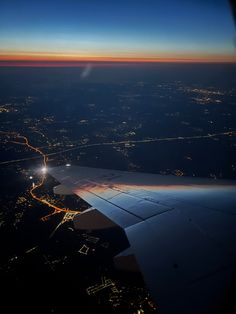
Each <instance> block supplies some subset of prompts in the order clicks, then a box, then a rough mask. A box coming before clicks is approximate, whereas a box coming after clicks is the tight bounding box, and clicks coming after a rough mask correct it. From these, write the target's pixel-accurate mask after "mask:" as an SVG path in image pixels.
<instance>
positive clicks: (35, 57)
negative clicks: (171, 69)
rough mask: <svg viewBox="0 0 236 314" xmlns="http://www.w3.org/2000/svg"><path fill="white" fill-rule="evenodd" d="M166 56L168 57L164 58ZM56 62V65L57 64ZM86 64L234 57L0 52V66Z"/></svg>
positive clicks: (225, 58)
mask: <svg viewBox="0 0 236 314" xmlns="http://www.w3.org/2000/svg"><path fill="white" fill-rule="evenodd" d="M166 56H168V57H166ZM57 62H58V63H57ZM87 62H94V63H100V62H104V63H107V62H111V63H120V62H128V63H135V62H143V63H153V62H155V63H156V62H185V63H187V62H230V63H235V62H236V57H235V55H211V54H200V53H199V54H193V53H189V54H183V55H179V56H176V55H173V56H170V54H169V53H166V55H159V56H156V55H153V54H149V55H148V54H146V55H145V54H138V53H137V54H133V55H132V56H131V55H129V56H119V55H117V56H115V55H114V56H103V55H97V56H94V55H78V54H66V53H33V52H32V53H29V52H12V51H9V52H3V51H2V52H1V51H0V66H50V67H51V66H81V65H83V63H87Z"/></svg>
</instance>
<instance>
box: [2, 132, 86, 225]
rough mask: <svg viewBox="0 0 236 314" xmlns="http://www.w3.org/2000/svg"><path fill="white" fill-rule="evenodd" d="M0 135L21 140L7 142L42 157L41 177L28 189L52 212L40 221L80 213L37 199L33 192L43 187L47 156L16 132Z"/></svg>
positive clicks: (39, 198)
mask: <svg viewBox="0 0 236 314" xmlns="http://www.w3.org/2000/svg"><path fill="white" fill-rule="evenodd" d="M0 135H5V136H10V137H13V138H14V139H18V140H23V142H22V141H15V140H14V141H12V140H11V141H10V140H9V141H8V142H10V143H14V144H19V145H24V146H26V147H28V148H29V149H31V150H33V151H35V152H36V153H38V154H40V157H42V159H43V167H42V170H43V171H42V175H41V179H40V181H39V182H38V183H36V184H34V183H33V184H32V187H31V188H30V190H29V193H30V195H31V197H32V198H33V199H35V200H36V201H38V202H40V203H42V204H44V205H46V206H48V207H49V208H52V209H53V210H54V211H53V212H52V213H51V214H49V215H47V216H44V217H43V218H42V220H46V219H47V218H49V217H50V216H52V215H55V214H58V213H61V212H64V213H66V214H67V213H70V214H73V215H74V214H77V213H80V212H79V211H72V210H70V209H68V208H61V207H58V206H56V205H55V204H52V203H50V202H49V201H47V200H46V199H44V198H42V197H38V196H37V195H36V194H35V192H36V190H38V189H39V188H40V187H42V186H43V184H44V182H45V180H46V169H47V160H48V157H47V155H45V154H44V153H43V152H42V150H41V149H40V148H37V147H34V146H32V145H31V144H30V143H29V140H28V138H27V137H26V136H23V135H20V134H18V133H16V132H3V131H0Z"/></svg>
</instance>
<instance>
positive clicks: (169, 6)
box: [0, 0, 236, 64]
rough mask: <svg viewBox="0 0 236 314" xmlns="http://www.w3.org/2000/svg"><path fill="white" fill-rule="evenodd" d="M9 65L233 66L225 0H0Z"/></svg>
mask: <svg viewBox="0 0 236 314" xmlns="http://www.w3.org/2000/svg"><path fill="white" fill-rule="evenodd" d="M15 60H18V61H19V60H28V61H29V60H31V61H39V60H41V61H42V60H43V61H58V60H60V61H80V60H105V61H109V60H113V61H119V60H127V61H133V60H135V61H137V60H138V61H139V60H141V61H159V60H160V61H199V60H200V61H234V62H235V61H236V57H235V25H234V22H233V18H232V14H231V11H230V6H229V3H228V1H226V0H197V1H193V0H179V1H174V0H170V1H166V0H163V1H161V0H145V1H144V0H143V1H137V0H136V1H133V0H119V1H113V0H110V1H106V0H99V1H98V0H87V1H84V0H83V1H82V0H74V1H73V0H69V1H66V0H65V1H60V0H51V1H48V0H46V1H45V0H41V1H32V0H24V1H22V0H0V61H7V62H8V61H15ZM5 63H6V62H5ZM2 64H3V63H2Z"/></svg>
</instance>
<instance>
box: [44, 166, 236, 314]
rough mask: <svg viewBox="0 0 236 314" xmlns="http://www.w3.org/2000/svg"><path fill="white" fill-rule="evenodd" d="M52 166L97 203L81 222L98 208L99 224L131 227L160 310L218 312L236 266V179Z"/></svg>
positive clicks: (73, 189) (68, 185) (129, 231)
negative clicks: (223, 179)
mask: <svg viewBox="0 0 236 314" xmlns="http://www.w3.org/2000/svg"><path fill="white" fill-rule="evenodd" d="M49 172H50V174H51V175H52V176H53V177H55V178H56V179H57V180H58V181H59V182H60V183H61V184H62V185H63V186H65V187H66V189H67V191H68V189H69V190H70V191H71V192H72V193H75V194H76V195H78V196H79V197H81V198H83V199H84V200H85V201H86V202H87V203H89V204H90V205H91V206H92V207H93V208H94V209H92V210H89V211H87V212H85V213H82V214H81V215H80V216H79V217H76V219H75V223H76V224H77V227H78V228H83V224H84V227H85V228H87V227H88V226H89V219H82V217H84V218H85V215H87V217H90V216H89V215H91V213H92V212H93V211H95V214H96V215H95V216H94V214H93V217H97V218H95V220H96V221H98V222H99V223H98V224H97V225H98V226H99V224H100V223H101V226H108V227H110V226H111V225H112V224H114V223H115V224H116V225H118V226H120V227H121V228H123V229H124V231H125V233H126V235H127V238H128V241H129V243H130V248H129V252H131V253H133V254H134V255H135V257H136V259H137V262H138V264H139V267H140V269H141V271H142V273H143V276H144V279H145V281H146V283H147V285H148V287H149V288H150V291H151V293H152V294H153V296H154V298H155V299H156V301H157V304H158V306H159V309H160V313H168V314H171V313H188V314H190V313H198V314H199V313H213V312H214V313H217V312H216V311H217V308H218V307H219V304H220V303H222V302H224V297H225V295H226V294H227V288H228V287H230V284H231V281H232V278H233V272H234V270H235V260H236V250H235V244H236V209H235V207H236V193H235V192H236V185H235V183H234V182H232V181H217V180H208V179H197V178H196V179H195V178H187V177H175V176H161V175H152V174H145V173H130V172H125V171H118V170H108V169H97V168H87V167H75V166H72V167H56V168H52V169H49ZM97 211H98V212H100V213H102V215H103V216H104V219H105V220H106V219H107V222H109V221H110V222H111V223H105V224H104V223H102V221H105V220H104V219H101V222H100V220H99V219H98V215H97ZM80 218H81V222H80ZM91 220H94V219H91ZM84 222H86V223H84ZM91 224H92V222H91ZM124 254H125V253H124ZM222 304H223V303H222Z"/></svg>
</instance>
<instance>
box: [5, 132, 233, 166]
mask: <svg viewBox="0 0 236 314" xmlns="http://www.w3.org/2000/svg"><path fill="white" fill-rule="evenodd" d="M1 133H4V132H1V131H0V134H1ZM219 136H236V131H229V132H221V133H212V134H207V135H194V136H185V137H182V136H178V137H163V138H150V139H144V140H126V141H117V142H115V141H112V142H104V143H91V144H80V145H78V146H74V147H71V148H66V149H63V150H60V151H57V152H54V153H49V154H44V155H45V156H46V157H49V156H55V155H59V154H62V153H66V152H69V151H73V150H78V149H84V148H90V147H100V146H118V145H132V144H145V143H155V142H173V141H187V140H197V139H209V138H214V137H219ZM49 147H50V148H51V146H43V147H40V148H37V150H41V149H42V148H49ZM40 157H41V156H34V157H28V158H21V159H14V160H6V161H2V162H0V165H7V164H11V163H17V162H22V161H27V160H34V159H38V158H40Z"/></svg>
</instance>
